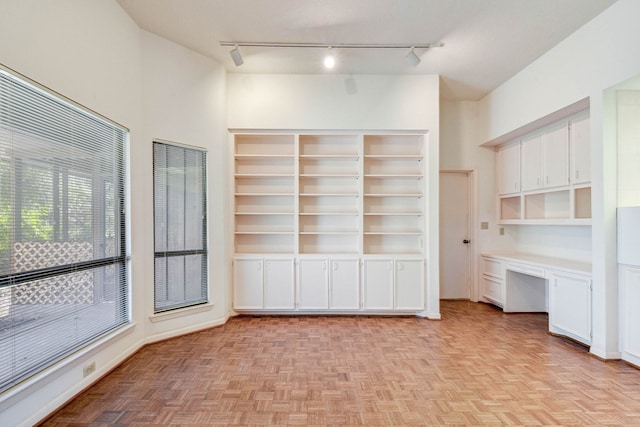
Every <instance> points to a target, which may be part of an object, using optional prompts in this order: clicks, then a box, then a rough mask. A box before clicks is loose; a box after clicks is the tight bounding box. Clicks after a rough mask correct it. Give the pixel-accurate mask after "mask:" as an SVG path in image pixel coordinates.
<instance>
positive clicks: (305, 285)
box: [298, 259, 329, 310]
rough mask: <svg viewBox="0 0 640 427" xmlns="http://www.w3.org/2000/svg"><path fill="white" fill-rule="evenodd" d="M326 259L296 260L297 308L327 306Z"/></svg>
mask: <svg viewBox="0 0 640 427" xmlns="http://www.w3.org/2000/svg"><path fill="white" fill-rule="evenodd" d="M328 263H329V261H328V260H327V259H301V260H298V308H299V309H301V310H326V309H328V308H329V274H328Z"/></svg>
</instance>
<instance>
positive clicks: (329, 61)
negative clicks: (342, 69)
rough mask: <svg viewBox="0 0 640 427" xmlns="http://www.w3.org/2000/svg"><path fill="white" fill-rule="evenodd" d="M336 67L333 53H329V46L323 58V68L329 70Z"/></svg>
mask: <svg viewBox="0 0 640 427" xmlns="http://www.w3.org/2000/svg"><path fill="white" fill-rule="evenodd" d="M335 66H336V57H335V56H333V52H331V46H329V51H328V52H327V56H325V57H324V67H325V68H328V69H329V70H330V69H332V68H333V67H335Z"/></svg>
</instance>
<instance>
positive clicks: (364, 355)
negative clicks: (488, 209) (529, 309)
mask: <svg viewBox="0 0 640 427" xmlns="http://www.w3.org/2000/svg"><path fill="white" fill-rule="evenodd" d="M441 310H442V316H443V320H442V321H429V320H425V319H420V318H415V317H374V316H353V317H349V316H298V317H295V316H281V317H278V316H265V317H257V316H256V317H251V316H247V317H237V318H233V319H231V320H229V322H228V323H227V324H225V325H224V326H221V327H217V328H213V329H209V330H206V331H202V332H198V333H195V334H190V335H186V336H183V337H178V338H175V339H172V340H169V341H165V342H161V343H157V344H153V345H149V346H146V347H145V348H143V349H142V350H140V351H139V352H138V353H137V354H136V355H134V356H133V357H132V358H130V359H129V360H127V361H126V362H125V363H123V364H122V365H121V366H120V367H118V368H117V369H116V370H114V371H113V372H112V373H111V374H109V375H108V376H107V377H105V378H103V379H102V380H101V381H100V382H98V383H97V384H95V385H94V386H93V387H91V388H90V389H88V390H86V391H85V392H84V393H82V394H81V395H80V396H78V397H77V398H76V399H74V400H73V401H72V402H70V403H69V404H68V405H67V406H65V407H64V408H62V409H61V410H60V411H58V412H57V413H56V414H54V416H52V417H51V418H49V419H48V420H46V421H45V422H44V424H43V425H45V426H49V427H58V426H113V425H119V426H167V425H169V426H229V427H235V426H267V425H268V426H302V425H304V426H363V425H364V426H431V425H480V426H491V425H496V426H497V425H528V426H535V425H576V426H578V425H579V426H585V425H593V426H601V425H612V426H613V425H620V426H633V425H637V426H640V371H639V370H637V369H634V368H632V367H630V366H628V365H626V364H624V363H622V362H607V363H605V362H602V361H600V360H597V359H595V358H593V357H591V356H590V355H589V354H588V352H587V351H586V350H585V349H584V348H582V347H580V346H578V345H576V344H574V343H571V342H569V341H567V340H564V339H562V338H558V337H552V336H550V335H549V334H548V333H547V321H548V319H547V316H546V315H544V314H512V315H509V314H504V313H502V312H501V311H499V310H497V309H495V308H494V307H491V306H488V305H485V304H477V303H472V302H466V301H443V302H442V304H441Z"/></svg>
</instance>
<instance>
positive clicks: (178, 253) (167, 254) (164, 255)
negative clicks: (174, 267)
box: [152, 139, 211, 315]
mask: <svg viewBox="0 0 640 427" xmlns="http://www.w3.org/2000/svg"><path fill="white" fill-rule="evenodd" d="M157 145H163V146H166V147H172V148H178V149H182V150H185V152H187V150H191V151H193V152H196V153H198V154H201V155H202V156H203V159H202V160H203V161H202V165H201V168H202V169H201V177H200V178H201V182H202V191H201V192H200V194H201V197H202V199H201V202H202V219H201V223H202V233H201V235H202V247H201V248H200V249H181V250H158V248H157V246H158V242H157V241H156V227H157V224H156V218H157V216H156V213H157V212H156V200H157V198H156V192H157V188H156V146H157ZM152 147H153V148H152V153H153V155H152V166H153V167H152V169H153V246H154V248H153V249H154V256H153V264H154V268H153V314H154V315H161V314H167V313H171V312H174V311H176V310H180V309H185V308H187V309H188V308H191V307H198V306H203V305H207V304H210V302H211V297H210V294H211V290H210V288H209V238H208V234H209V227H208V151H207V150H206V149H204V148H201V147H194V146H191V145H187V144H181V143H176V142H172V141H166V140H162V139H154V140H153V144H152ZM168 228H169V227H168V224H167V233H168ZM190 255H200V256H202V261H201V268H202V272H201V276H200V279H201V283H200V290H201V295H200V299H199V300H195V301H182V302H180V303H176V304H171V305H167V306H163V307H159V306H158V294H157V289H158V276H157V261H158V259H165V260H167V261H168V260H169V259H171V258H174V257H186V256H190ZM166 264H167V266H168V262H167V263H166ZM166 268H168V267H166ZM165 271H167V270H165ZM165 278H167V281H168V273H167V274H166V276H165ZM167 288H168V285H167ZM167 293H168V290H167Z"/></svg>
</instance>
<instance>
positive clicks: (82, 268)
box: [0, 69, 129, 390]
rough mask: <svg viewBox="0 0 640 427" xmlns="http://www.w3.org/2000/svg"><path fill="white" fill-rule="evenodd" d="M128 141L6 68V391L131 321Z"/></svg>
mask: <svg viewBox="0 0 640 427" xmlns="http://www.w3.org/2000/svg"><path fill="white" fill-rule="evenodd" d="M127 143H128V132H127V130H126V129H123V128H121V127H119V126H117V125H114V124H113V123H111V122H109V121H107V120H105V119H103V118H101V117H99V116H97V115H95V114H93V113H91V112H89V111H86V110H84V109H82V108H80V107H78V106H76V105H74V104H72V103H70V102H68V101H66V100H64V99H62V98H61V97H59V96H57V95H54V94H52V93H49V92H48V91H45V90H43V89H41V88H39V87H37V86H36V85H34V84H31V83H29V82H27V81H25V80H23V79H20V78H18V77H16V76H14V75H13V74H10V73H8V72H6V71H4V70H1V69H0V390H4V389H7V388H9V387H11V386H13V385H15V384H17V383H18V382H20V381H22V380H23V379H25V378H27V377H29V376H30V375H33V374H34V373H36V372H38V371H40V370H42V369H44V368H46V367H48V366H50V365H52V364H53V363H55V362H57V361H59V360H61V359H62V358H64V357H65V356H67V355H69V354H70V353H72V352H74V351H76V350H77V349H79V348H81V347H82V346H84V345H86V344H88V343H90V342H92V341H94V340H96V339H97V338H99V337H101V336H103V335H105V334H106V333H108V332H109V331H111V330H113V329H115V328H117V327H118V326H120V325H123V324H125V323H127V322H128V320H129V314H128V300H129V295H128V291H127V289H128V287H127V271H126V270H127V265H126V242H125V218H124V215H125V212H124V201H125V194H124V192H125V185H124V184H125V152H126V151H125V150H126V144H127Z"/></svg>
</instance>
